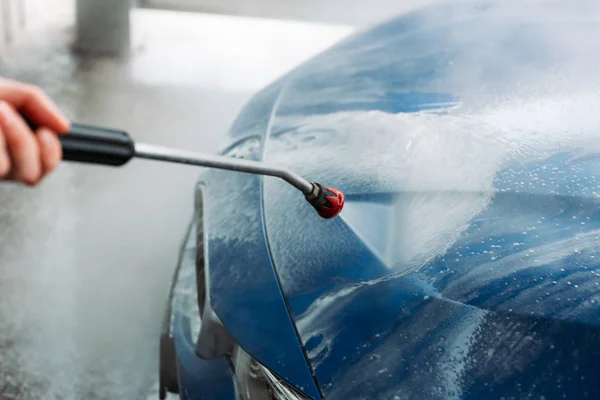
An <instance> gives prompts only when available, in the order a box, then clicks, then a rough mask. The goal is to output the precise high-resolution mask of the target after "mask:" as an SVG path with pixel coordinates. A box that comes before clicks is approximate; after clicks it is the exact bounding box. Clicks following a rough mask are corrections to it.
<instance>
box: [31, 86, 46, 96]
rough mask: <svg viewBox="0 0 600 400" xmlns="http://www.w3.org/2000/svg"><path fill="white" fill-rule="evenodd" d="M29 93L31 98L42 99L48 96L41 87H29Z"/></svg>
mask: <svg viewBox="0 0 600 400" xmlns="http://www.w3.org/2000/svg"><path fill="white" fill-rule="evenodd" d="M27 92H28V93H29V96H30V97H31V98H35V99H41V98H43V97H45V96H46V92H45V91H44V89H42V88H41V87H39V86H35V85H28V86H27Z"/></svg>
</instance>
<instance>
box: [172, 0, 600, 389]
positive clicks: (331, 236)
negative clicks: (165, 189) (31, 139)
mask: <svg viewBox="0 0 600 400" xmlns="http://www.w3.org/2000/svg"><path fill="white" fill-rule="evenodd" d="M597 15H599V14H598V6H597V5H596V4H595V2H593V1H584V0H576V1H569V2H567V1H530V2H521V1H488V2H477V3H471V2H464V1H461V2H454V3H444V4H441V5H436V6H432V7H429V8H425V9H423V10H419V11H417V12H414V13H411V14H408V15H405V16H402V17H400V18H397V19H393V20H390V21H389V22H387V23H384V24H382V25H379V26H376V27H374V28H372V29H369V30H366V31H363V32H360V33H358V34H356V35H354V36H352V37H350V38H348V39H346V40H344V41H342V42H341V43H339V44H337V45H336V46H334V47H333V48H331V49H329V50H328V51H326V52H324V53H322V54H320V55H318V56H317V57H315V58H313V59H311V60H310V61H308V62H306V63H305V64H303V65H301V66H300V67H299V68H297V69H295V70H294V71H292V72H291V73H289V74H288V75H286V76H284V77H283V78H281V79H279V80H278V81H276V82H274V83H273V84H271V85H270V86H268V87H267V88H265V89H264V90H262V91H261V92H259V93H258V94H256V95H255V96H254V97H253V98H252V100H251V101H250V102H249V103H248V104H247V106H246V107H245V108H244V109H243V110H242V112H241V114H240V115H239V117H238V118H237V120H236V121H235V122H234V124H233V126H232V128H231V130H230V136H231V141H232V144H231V145H230V146H229V147H228V148H227V149H225V150H224V151H223V154H226V155H228V156H230V157H239V158H244V159H249V160H260V161H264V162H268V163H272V164H277V165H283V166H287V167H290V168H291V169H293V170H295V171H297V172H299V173H300V174H301V175H303V176H305V177H306V178H307V179H309V180H311V181H318V182H322V183H324V184H326V185H331V186H333V187H336V188H339V189H341V190H342V191H343V192H344V193H345V194H346V205H345V208H344V210H343V211H342V213H341V215H340V216H339V217H336V218H333V219H331V220H323V219H321V218H319V216H318V215H317V214H316V213H314V210H313V209H312V208H311V206H310V205H309V204H307V203H306V202H305V200H304V198H303V196H302V195H301V194H299V193H298V191H297V190H296V189H294V188H293V187H291V186H289V185H287V184H286V183H285V182H283V181H281V180H278V179H274V178H270V177H261V176H254V175H248V174H243V173H234V172H228V171H218V170H210V171H207V172H205V173H204V174H203V175H202V176H201V177H200V179H199V181H198V185H197V187H196V192H195V214H194V217H193V219H192V222H191V224H190V228H189V231H188V232H187V235H186V239H185V240H184V243H183V245H182V249H181V257H180V262H179V266H178V268H177V271H176V274H175V277H174V281H173V286H172V291H171V295H170V299H169V303H168V307H167V312H166V316H165V322H164V328H163V334H162V337H161V360H160V385H161V386H160V387H161V396H162V397H164V396H165V395H166V394H167V392H173V393H179V396H180V397H181V398H182V399H202V400H205V399H206V400H208V399H219V400H221V399H243V400H249V399H278V400H279V399H286V400H291V399H302V400H306V399H311V400H319V399H327V400H354V399H389V400H405V399H419V400H421V399H463V400H471V399H546V400H550V399H600V157H599V155H600V153H599V150H600V74H599V73H598V66H599V65H600V51H598V49H600V22H599V21H600V20H598V18H597ZM291 45H293V44H291Z"/></svg>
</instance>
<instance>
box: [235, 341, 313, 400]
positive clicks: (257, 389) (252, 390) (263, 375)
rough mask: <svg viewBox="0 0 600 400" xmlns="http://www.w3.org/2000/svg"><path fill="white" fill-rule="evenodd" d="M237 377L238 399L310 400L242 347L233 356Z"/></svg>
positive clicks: (236, 348)
mask: <svg viewBox="0 0 600 400" xmlns="http://www.w3.org/2000/svg"><path fill="white" fill-rule="evenodd" d="M231 359H232V363H233V368H234V370H235V376H236V378H237V379H236V392H237V396H236V398H238V399H242V400H309V399H308V397H306V396H304V395H303V394H302V393H300V392H298V391H297V390H296V389H295V388H293V387H292V386H291V385H290V384H288V383H287V382H286V381H284V380H283V379H281V378H279V377H278V376H276V375H275V374H273V373H272V372H271V371H270V370H269V369H268V368H267V367H265V366H263V365H262V364H260V363H259V362H258V361H256V360H255V359H254V358H252V356H250V355H249V354H248V353H246V352H245V351H244V350H243V349H242V348H241V347H239V346H235V348H234V350H233V353H232V355H231Z"/></svg>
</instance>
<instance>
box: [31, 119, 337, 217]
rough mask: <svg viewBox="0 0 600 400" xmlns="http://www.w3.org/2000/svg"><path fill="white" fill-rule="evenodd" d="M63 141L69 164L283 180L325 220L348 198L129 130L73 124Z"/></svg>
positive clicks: (280, 172)
mask: <svg viewBox="0 0 600 400" xmlns="http://www.w3.org/2000/svg"><path fill="white" fill-rule="evenodd" d="M30 125H32V124H30ZM32 128H35V126H32ZM60 142H61V144H62V149H63V160H67V161H76V162H81V163H86V164H100V165H109V166H121V165H124V164H125V163H127V162H128V161H129V160H131V159H132V158H134V157H137V158H145V159H149V160H157V161H166V162H172V163H178V164H188V165H197V166H201V167H207V168H217V169H224V170H229V171H237V172H246V173H250V174H258V175H268V176H274V177H277V178H281V179H283V180H284V181H286V182H288V183H289V184H290V185H292V186H294V187H295V188H296V189H298V190H300V191H301V192H302V193H303V194H304V197H305V198H306V200H307V201H308V202H309V203H310V204H311V205H312V206H313V207H314V208H315V210H316V211H317V213H318V214H319V215H320V216H321V217H323V218H333V217H335V216H336V215H338V214H339V213H340V212H341V211H342V207H343V206H344V195H343V193H342V192H341V191H339V190H337V189H333V188H328V187H326V186H323V185H321V184H319V183H316V182H309V181H307V180H306V179H304V178H302V177H301V176H299V175H298V174H296V173H295V172H293V171H291V170H289V169H287V168H282V167H276V166H272V165H268V164H265V163H262V162H259V161H252V160H244V159H239V158H232V157H227V156H220V155H211V154H204V153H196V152H191V151H186V150H179V149H171V148H166V147H161V146H154V145H150V144H144V143H135V142H134V141H133V139H132V138H131V136H130V135H129V134H128V133H127V132H125V131H121V130H115V129H109V128H103V127H99V126H93V125H84V124H73V125H72V126H71V130H70V131H69V133H68V134H66V135H61V136H60Z"/></svg>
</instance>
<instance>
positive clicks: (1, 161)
mask: <svg viewBox="0 0 600 400" xmlns="http://www.w3.org/2000/svg"><path fill="white" fill-rule="evenodd" d="M9 172H10V157H9V156H8V151H7V149H6V141H5V140H4V132H3V131H2V127H0V178H4V177H6V176H7V175H8V173H9Z"/></svg>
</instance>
